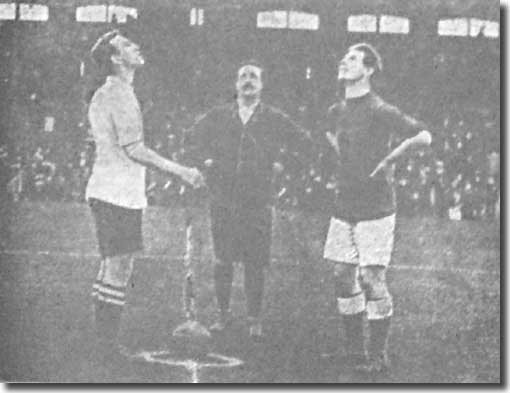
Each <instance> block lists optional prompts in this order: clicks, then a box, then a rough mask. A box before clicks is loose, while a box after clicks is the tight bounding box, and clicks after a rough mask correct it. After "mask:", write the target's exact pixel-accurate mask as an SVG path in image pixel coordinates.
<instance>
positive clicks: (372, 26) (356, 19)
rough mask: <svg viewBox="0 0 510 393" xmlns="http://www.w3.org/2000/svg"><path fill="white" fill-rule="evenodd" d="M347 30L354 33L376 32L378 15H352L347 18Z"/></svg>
mask: <svg viewBox="0 0 510 393" xmlns="http://www.w3.org/2000/svg"><path fill="white" fill-rule="evenodd" d="M347 30H348V31H350V32H353V33H375V32H376V31H377V16H375V15H368V14H363V15H350V16H349V18H348V19H347Z"/></svg>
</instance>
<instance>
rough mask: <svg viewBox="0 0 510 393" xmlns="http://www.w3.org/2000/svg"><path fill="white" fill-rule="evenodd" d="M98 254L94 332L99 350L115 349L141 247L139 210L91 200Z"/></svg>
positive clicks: (94, 286)
mask: <svg viewBox="0 0 510 393" xmlns="http://www.w3.org/2000/svg"><path fill="white" fill-rule="evenodd" d="M91 207H92V212H93V215H94V218H95V221H96V229H97V238H98V242H99V249H100V252H101V255H102V262H101V265H100V271H99V273H98V276H97V278H96V282H95V283H94V285H93V295H94V308H95V323H96V332H97V336H98V340H99V344H100V346H103V347H104V348H102V350H104V351H106V352H108V351H109V350H115V349H116V345H117V336H118V331H119V326H120V319H121V315H122V311H123V310H124V307H125V304H126V300H125V296H126V295H125V293H126V287H127V284H128V281H129V279H130V277H131V273H132V270H133V261H134V253H135V252H137V251H139V250H141V249H142V248H143V242H142V232H141V225H142V212H141V210H133V209H124V208H122V207H119V206H114V205H111V204H108V203H104V202H102V201H93V202H92V203H91Z"/></svg>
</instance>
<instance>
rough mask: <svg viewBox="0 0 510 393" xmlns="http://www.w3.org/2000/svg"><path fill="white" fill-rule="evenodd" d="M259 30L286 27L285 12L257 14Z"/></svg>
mask: <svg viewBox="0 0 510 393" xmlns="http://www.w3.org/2000/svg"><path fill="white" fill-rule="evenodd" d="M257 27H258V28H259V29H285V28H286V27H287V11H263V12H259V13H258V14H257Z"/></svg>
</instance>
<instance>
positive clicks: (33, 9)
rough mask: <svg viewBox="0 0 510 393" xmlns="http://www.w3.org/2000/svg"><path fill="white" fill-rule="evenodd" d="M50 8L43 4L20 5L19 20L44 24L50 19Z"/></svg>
mask: <svg viewBox="0 0 510 393" xmlns="http://www.w3.org/2000/svg"><path fill="white" fill-rule="evenodd" d="M49 14H50V13H49V9H48V6H46V5H42V4H20V5H19V19H20V20H27V21H36V22H44V21H47V20H48V18H49Z"/></svg>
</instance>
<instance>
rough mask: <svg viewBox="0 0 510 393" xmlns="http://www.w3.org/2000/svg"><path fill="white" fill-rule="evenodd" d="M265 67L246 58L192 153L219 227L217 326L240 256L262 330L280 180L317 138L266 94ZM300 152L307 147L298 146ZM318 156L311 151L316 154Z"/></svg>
mask: <svg viewBox="0 0 510 393" xmlns="http://www.w3.org/2000/svg"><path fill="white" fill-rule="evenodd" d="M262 73H263V68H262V66H260V65H259V63H258V62H257V61H253V60H251V61H248V62H244V63H243V64H241V66H240V68H239V70H238V73H237V81H236V90H237V100H236V101H234V102H232V103H229V104H227V105H223V106H218V107H215V108H213V109H212V110H210V111H209V112H207V114H206V115H204V116H202V117H201V118H199V119H198V121H197V122H196V124H195V125H194V127H193V129H192V130H190V132H189V133H188V138H187V140H188V155H189V156H190V158H191V159H193V164H194V165H197V166H198V167H199V168H202V169H203V170H204V171H205V173H206V174H207V176H206V178H207V184H208V185H209V189H210V192H211V203H210V216H211V231H212V238H213V245H214V253H215V256H216V263H215V267H214V283H215V289H216V298H217V302H218V307H219V318H218V320H217V322H216V323H215V324H214V325H213V326H211V330H212V331H216V332H218V331H223V330H224V329H225V328H226V327H227V325H228V322H229V320H230V316H229V314H230V312H229V307H230V293H231V288H232V278H233V263H234V262H242V263H243V265H244V290H245V294H246V301H247V311H248V323H249V334H250V336H251V337H252V338H254V339H259V338H261V336H262V324H261V309H262V299H263V289H264V269H265V268H266V267H267V266H268V265H269V262H270V249H271V228H272V211H271V204H272V191H273V190H272V179H273V176H274V174H275V172H281V171H282V170H283V167H284V166H286V167H287V169H288V170H292V168H289V166H290V165H291V162H290V161H291V160H292V159H290V160H289V162H285V161H284V160H283V161H280V156H279V154H280V149H281V148H282V147H285V150H287V151H289V152H295V153H296V155H292V154H289V155H288V156H290V157H300V158H301V159H305V157H306V155H307V154H306V152H305V151H306V150H308V149H309V147H310V145H311V141H310V140H309V139H308V138H307V135H306V133H304V132H303V131H302V130H301V129H300V127H298V126H297V125H296V124H295V123H294V122H293V121H291V120H290V118H289V116H287V115H286V114H285V113H283V112H282V111H280V110H279V109H276V108H274V107H272V106H270V105H267V104H265V103H264V102H262V101H261V93H262V88H263V80H262ZM298 152H299V153H298ZM308 156H309V157H311V154H308Z"/></svg>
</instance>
